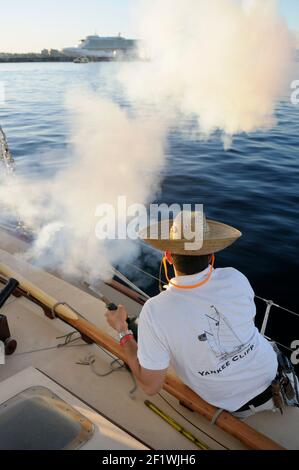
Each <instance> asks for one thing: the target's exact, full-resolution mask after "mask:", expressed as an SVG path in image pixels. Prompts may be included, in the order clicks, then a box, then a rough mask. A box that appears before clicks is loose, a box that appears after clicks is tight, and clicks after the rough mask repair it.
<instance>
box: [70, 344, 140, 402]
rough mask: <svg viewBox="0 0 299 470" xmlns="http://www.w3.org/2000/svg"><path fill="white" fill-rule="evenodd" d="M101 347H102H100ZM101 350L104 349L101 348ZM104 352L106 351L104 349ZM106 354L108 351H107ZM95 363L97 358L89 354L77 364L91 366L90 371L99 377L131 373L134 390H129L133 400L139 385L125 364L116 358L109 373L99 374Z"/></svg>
mask: <svg viewBox="0 0 299 470" xmlns="http://www.w3.org/2000/svg"><path fill="white" fill-rule="evenodd" d="M99 347H100V346H99ZM100 349H103V348H101V347H100ZM103 351H105V350H104V349H103ZM105 352H106V351H105ZM95 362H96V358H95V357H94V355H93V354H89V355H88V356H86V357H85V358H84V359H83V360H80V361H78V362H76V364H78V365H80V366H90V369H91V371H92V372H93V373H94V374H95V375H96V376H97V377H108V376H109V375H111V374H113V372H119V371H121V372H127V371H128V372H129V373H130V376H131V378H132V381H133V388H132V389H131V390H129V395H130V397H131V398H134V393H135V392H136V390H137V383H136V380H135V377H134V375H133V374H132V373H131V371H130V370H129V369H128V368H127V367H126V365H125V363H124V362H122V361H120V360H119V359H117V358H114V359H113V361H112V362H111V363H110V369H109V370H108V371H107V372H99V371H97V370H96V369H95V366H94V365H95ZM114 364H117V367H114Z"/></svg>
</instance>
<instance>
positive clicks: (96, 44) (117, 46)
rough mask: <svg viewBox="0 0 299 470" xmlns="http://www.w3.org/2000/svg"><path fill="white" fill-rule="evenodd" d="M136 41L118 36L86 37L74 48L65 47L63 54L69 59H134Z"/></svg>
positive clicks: (136, 46)
mask: <svg viewBox="0 0 299 470" xmlns="http://www.w3.org/2000/svg"><path fill="white" fill-rule="evenodd" d="M137 48H138V41H137V40H135V39H126V38H124V37H122V36H121V35H120V34H119V35H118V36H111V37H109V36H97V35H94V36H87V38H86V39H82V40H81V42H80V44H79V45H78V46H76V47H67V48H64V49H63V51H62V52H63V53H64V54H65V55H67V56H69V57H74V58H76V57H94V58H103V59H114V58H117V57H122V56H126V57H128V56H129V57H134V56H136V54H137Z"/></svg>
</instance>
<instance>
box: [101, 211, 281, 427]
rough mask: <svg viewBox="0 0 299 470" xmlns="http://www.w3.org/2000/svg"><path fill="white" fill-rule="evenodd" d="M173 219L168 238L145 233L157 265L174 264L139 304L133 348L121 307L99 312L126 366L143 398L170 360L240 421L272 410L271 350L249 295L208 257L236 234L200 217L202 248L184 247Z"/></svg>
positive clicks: (241, 279)
mask: <svg viewBox="0 0 299 470" xmlns="http://www.w3.org/2000/svg"><path fill="white" fill-rule="evenodd" d="M195 216H196V214H195V213H193V214H192V215H191V218H190V220H193V219H194V218H195ZM180 220H181V217H180V216H178V217H177V218H175V219H174V221H173V222H172V225H171V226H170V232H169V237H168V238H169V239H168V240H165V239H159V240H157V239H156V238H155V239H152V238H150V236H147V235H146V236H145V237H144V240H145V241H146V242H147V243H149V244H151V245H152V246H154V247H155V248H158V249H160V250H162V251H164V252H165V258H164V266H165V267H166V260H167V262H168V263H169V264H171V265H173V267H174V272H175V277H174V278H173V279H171V280H169V284H168V286H167V289H166V290H165V291H164V292H162V293H160V294H159V295H158V296H156V297H153V298H151V299H150V300H148V301H147V302H146V304H145V305H144V307H143V309H142V312H141V315H140V317H139V322H138V346H137V343H136V341H135V339H134V337H133V335H132V332H130V331H128V324H127V322H126V320H127V312H126V310H125V308H124V307H123V306H119V308H118V310H117V311H116V312H107V313H106V316H107V320H108V323H109V324H110V326H112V327H113V328H114V329H115V330H117V331H118V333H119V335H120V342H121V345H122V347H123V350H124V352H125V354H126V357H127V362H128V365H129V366H130V368H131V370H132V372H133V374H134V375H135V377H136V379H137V381H138V382H139V384H140V386H141V388H142V389H143V390H144V391H145V392H146V393H147V394H148V395H154V394H156V393H158V392H159V391H160V390H161V388H162V386H163V384H164V381H165V377H166V372H167V369H168V367H169V365H170V363H171V365H172V366H173V367H174V368H175V370H176V373H177V374H178V376H179V377H180V378H181V379H182V381H183V382H184V383H185V384H186V385H188V386H189V387H190V388H191V389H192V390H193V391H194V392H196V393H197V394H198V395H199V396H200V397H201V398H203V399H204V400H206V401H207V402H208V403H210V404H212V405H214V406H215V407H217V408H221V409H224V410H227V411H229V412H232V413H234V414H235V416H238V417H240V418H246V417H248V416H250V415H252V414H255V413H256V412H259V411H264V410H274V409H275V405H274V401H273V397H272V387H271V384H272V381H273V380H274V379H275V377H276V375H277V369H278V364H277V355H276V353H275V352H274V350H273V347H272V345H271V344H270V343H269V342H268V341H267V340H266V339H265V338H264V337H263V336H262V335H261V334H260V333H259V331H258V329H257V328H256V326H255V324H254V319H255V315H256V307H255V303H254V292H253V290H252V288H251V286H250V283H249V282H248V280H247V278H246V277H245V276H244V275H243V274H241V273H240V272H239V271H237V270H236V269H234V268H217V269H214V261H215V255H214V254H215V253H217V252H219V251H221V250H223V249H224V248H226V247H228V246H229V245H231V244H232V243H234V242H235V241H236V240H237V239H238V238H239V237H240V236H241V233H240V232H239V231H238V230H236V229H234V228H233V227H231V226H228V225H225V224H221V223H219V222H215V221H211V220H206V219H205V217H204V218H203V229H202V232H203V240H202V246H201V248H200V249H198V250H196V251H190V250H187V249H186V239H184V238H183V237H182V238H178V237H177V235H176V234H177V233H178V229H180V228H181V227H180ZM161 224H163V221H162V222H161ZM146 233H148V232H146ZM189 241H190V240H189ZM166 276H167V268H166Z"/></svg>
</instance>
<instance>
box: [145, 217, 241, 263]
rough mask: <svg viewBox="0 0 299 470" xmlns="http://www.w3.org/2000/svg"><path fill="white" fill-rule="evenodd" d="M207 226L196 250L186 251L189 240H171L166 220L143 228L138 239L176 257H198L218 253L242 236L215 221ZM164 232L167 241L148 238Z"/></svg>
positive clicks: (208, 222)
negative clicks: (166, 234)
mask: <svg viewBox="0 0 299 470" xmlns="http://www.w3.org/2000/svg"><path fill="white" fill-rule="evenodd" d="M207 224H208V227H209V231H208V232H207V233H204V234H203V243H202V247H201V248H200V249H196V250H190V249H188V250H186V243H190V240H185V239H181V240H173V239H171V238H170V230H168V225H169V227H170V228H171V223H169V221H168V220H162V221H161V222H158V223H156V224H153V225H150V226H148V227H146V228H144V229H143V230H141V232H140V238H141V239H142V240H143V241H144V242H145V243H148V244H149V245H151V246H153V247H154V248H156V249H157V250H160V251H170V252H171V253H173V254H177V255H189V256H200V255H210V254H212V253H218V252H219V251H222V250H224V249H225V248H227V247H229V246H230V245H232V244H233V243H234V242H235V241H237V240H238V239H239V238H240V237H241V236H242V233H241V232H240V231H239V230H238V229H236V228H234V227H231V226H230V225H226V224H223V223H221V222H216V221H215V220H207ZM166 231H169V239H161V238H158V239H157V238H151V237H150V233H158V234H161V233H163V234H165V233H166ZM191 242H192V240H191Z"/></svg>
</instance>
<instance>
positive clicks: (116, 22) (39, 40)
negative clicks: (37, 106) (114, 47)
mask: <svg viewBox="0 0 299 470" xmlns="http://www.w3.org/2000/svg"><path fill="white" fill-rule="evenodd" d="M260 1H263V0H260ZM277 1H278V2H279V6H280V10H281V13H282V14H283V15H284V16H285V17H286V19H287V21H288V23H289V25H290V27H291V28H292V29H294V30H296V31H298V32H299V0H277ZM140 2H141V0H9V1H7V0H0V15H1V16H0V51H1V52H29V51H32V52H39V51H40V50H41V49H44V48H45V49H50V48H53V49H62V48H63V47H69V46H74V45H77V44H78V43H79V40H80V39H82V38H84V37H86V36H87V35H90V34H95V33H97V34H99V35H117V34H118V33H121V34H122V35H123V36H126V37H131V38H134V37H139V36H140V35H139V34H138V32H139V31H138V26H137V24H136V11H137V10H138V6H139V5H140Z"/></svg>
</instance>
